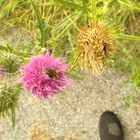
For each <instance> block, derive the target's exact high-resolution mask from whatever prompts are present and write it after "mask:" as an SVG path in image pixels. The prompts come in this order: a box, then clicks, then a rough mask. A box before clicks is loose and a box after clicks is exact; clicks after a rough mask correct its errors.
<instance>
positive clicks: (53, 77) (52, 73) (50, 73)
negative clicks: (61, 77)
mask: <svg viewBox="0 0 140 140" xmlns="http://www.w3.org/2000/svg"><path fill="white" fill-rule="evenodd" d="M45 74H47V75H48V76H49V78H50V79H51V80H56V79H57V78H58V73H57V72H56V70H53V69H50V68H47V69H46V70H45Z"/></svg>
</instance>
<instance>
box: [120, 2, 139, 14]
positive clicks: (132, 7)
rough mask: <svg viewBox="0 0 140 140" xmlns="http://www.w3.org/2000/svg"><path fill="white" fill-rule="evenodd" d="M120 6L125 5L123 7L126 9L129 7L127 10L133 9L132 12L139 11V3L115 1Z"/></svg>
mask: <svg viewBox="0 0 140 140" xmlns="http://www.w3.org/2000/svg"><path fill="white" fill-rule="evenodd" d="M117 1H118V2H119V3H120V4H122V5H125V6H127V7H129V8H131V9H133V10H138V11H140V4H139V3H137V4H136V3H134V2H131V1H129V0H127V1H126V0H117Z"/></svg>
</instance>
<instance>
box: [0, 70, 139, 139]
mask: <svg viewBox="0 0 140 140" xmlns="http://www.w3.org/2000/svg"><path fill="white" fill-rule="evenodd" d="M123 80H124V77H123V76H121V75H119V74H118V73H116V72H114V71H113V70H111V71H106V72H104V74H103V75H102V76H101V77H100V78H95V77H91V76H90V75H87V76H86V78H85V80H83V81H73V84H72V85H71V87H69V88H68V89H67V90H65V91H64V92H61V93H60V94H58V95H56V96H55V97H54V98H53V99H52V100H50V101H48V100H45V101H40V100H38V99H37V98H35V97H33V96H31V94H29V93H22V94H21V98H20V100H19V109H18V110H17V112H16V128H15V131H13V130H12V128H11V126H10V124H9V121H5V122H4V121H1V125H0V136H1V137H0V140H99V134H98V122H99V119H100V116H101V114H102V113H103V112H104V111H107V110H109V111H113V112H115V113H116V114H117V115H118V117H119V118H120V120H121V122H122V125H123V128H124V133H125V140H140V103H139V102H136V103H135V104H133V105H132V106H131V107H129V108H126V107H125V105H124V101H123V98H124V97H125V96H126V95H127V94H128V93H129V92H130V89H131V84H128V83H127V84H124V82H123ZM138 98H139V97H138ZM138 98H137V99H138Z"/></svg>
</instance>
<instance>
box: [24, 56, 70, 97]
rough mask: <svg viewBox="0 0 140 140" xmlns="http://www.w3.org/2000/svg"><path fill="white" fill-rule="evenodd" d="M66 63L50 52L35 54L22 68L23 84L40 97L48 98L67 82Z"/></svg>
mask: <svg viewBox="0 0 140 140" xmlns="http://www.w3.org/2000/svg"><path fill="white" fill-rule="evenodd" d="M67 69H68V65H67V64H65V63H64V59H63V58H54V57H53V56H52V55H50V54H46V55H44V56H36V57H34V58H32V60H31V62H30V63H29V64H27V65H26V66H25V67H24V68H23V85H24V86H25V87H26V88H27V89H28V90H29V91H31V92H32V94H33V95H35V96H38V97H39V98H41V99H44V98H49V97H51V96H52V95H54V94H56V93H57V92H58V91H59V90H60V89H61V88H63V87H64V86H65V85H67V84H68V83H69V79H68V78H67V77H66V76H65V72H66V71H67Z"/></svg>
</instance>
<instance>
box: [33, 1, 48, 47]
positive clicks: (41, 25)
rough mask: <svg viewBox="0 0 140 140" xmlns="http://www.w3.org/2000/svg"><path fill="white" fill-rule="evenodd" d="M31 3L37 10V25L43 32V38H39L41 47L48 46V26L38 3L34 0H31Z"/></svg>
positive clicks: (41, 32)
mask: <svg viewBox="0 0 140 140" xmlns="http://www.w3.org/2000/svg"><path fill="white" fill-rule="evenodd" d="M30 1H31V4H32V6H33V9H34V11H35V14H36V19H37V27H38V28H39V30H40V34H41V38H40V40H39V42H40V45H41V47H46V40H47V37H46V34H47V30H46V26H45V22H44V21H43V19H42V16H41V14H40V11H39V9H38V7H37V5H36V4H35V3H34V2H33V0H30Z"/></svg>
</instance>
